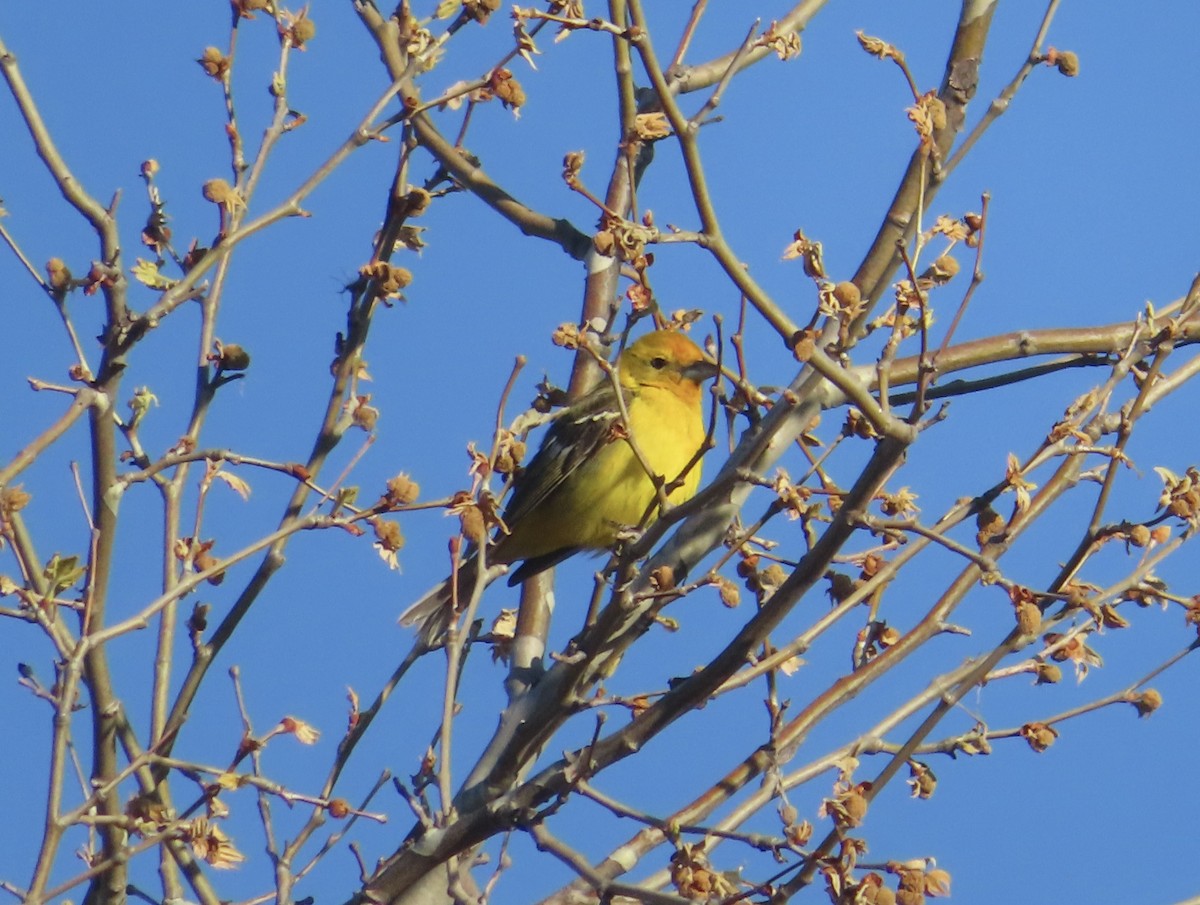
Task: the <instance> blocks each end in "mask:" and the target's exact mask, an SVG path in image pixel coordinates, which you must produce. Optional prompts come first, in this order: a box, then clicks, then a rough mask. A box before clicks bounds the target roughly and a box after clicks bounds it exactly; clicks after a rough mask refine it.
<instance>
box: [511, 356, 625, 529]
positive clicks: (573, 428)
mask: <svg viewBox="0 0 1200 905" xmlns="http://www.w3.org/2000/svg"><path fill="white" fill-rule="evenodd" d="M625 396H626V403H628V398H629V391H628V390H626V391H625ZM620 414H621V413H620V411H619V410H618V409H617V405H616V395H615V393H614V390H613V387H612V384H611V383H609V382H608V381H607V380H606V381H605V383H603V384H601V385H600V386H598V387H596V388H595V389H593V390H592V391H591V392H589V393H587V394H586V395H585V396H584V397H583V398H581V399H580V400H579V401H578V402H576V403H575V404H574V405H571V406H569V407H567V408H566V409H564V410H563V412H562V414H561V415H559V416H558V418H556V419H555V421H554V423H553V424H552V425H551V426H550V430H549V431H548V432H547V433H546V436H545V437H544V438H543V439H542V445H541V446H540V447H539V448H538V451H537V454H536V455H535V456H534V457H533V460H532V461H531V462H530V463H529V467H528V468H526V469H525V472H524V474H522V475H521V478H520V480H518V481H517V483H516V486H515V487H514V488H513V494H512V498H511V499H510V500H509V501H508V505H507V506H506V507H505V509H504V515H503V518H504V521H505V523H506V524H508V525H514V524H516V523H517V522H519V521H520V520H521V519H522V518H524V517H526V516H527V515H528V514H529V513H530V512H532V511H533V510H534V509H536V508H537V507H538V506H540V505H541V504H542V503H543V502H545V501H546V500H547V499H549V498H550V497H551V496H553V495H554V493H555V491H556V490H558V488H559V487H561V486H562V483H563V482H564V481H565V480H567V478H569V477H570V476H571V475H572V474H573V473H574V471H575V470H576V469H577V468H578V467H579V466H580V465H582V464H583V463H584V462H586V461H588V459H590V458H592V456H594V455H595V454H596V453H597V452H598V451H599V450H600V449H601V447H603V446H604V445H605V444H607V443H610V442H611V441H612V438H613V432H612V425H613V422H614V421H616V420H617V418H619V417H620Z"/></svg>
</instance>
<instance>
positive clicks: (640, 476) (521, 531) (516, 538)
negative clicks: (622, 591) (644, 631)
mask: <svg viewBox="0 0 1200 905" xmlns="http://www.w3.org/2000/svg"><path fill="white" fill-rule="evenodd" d="M629 421H630V429H631V432H632V435H633V438H634V441H635V442H636V443H637V445H638V448H639V449H640V450H641V451H642V453H643V455H644V456H645V457H646V461H647V463H648V464H649V465H650V468H651V469H653V471H654V472H655V473H656V474H658V475H661V476H662V477H663V478H664V479H665V480H667V481H672V480H674V479H675V478H677V477H678V476H679V473H680V472H681V471H683V469H684V468H685V467H686V466H687V464H688V463H689V462H690V461H691V460H692V458H693V457H694V456H695V455H696V453H697V452H698V451H699V450H700V447H701V445H702V444H703V442H704V423H703V418H702V415H701V412H700V411H699V409H698V407H697V406H695V405H689V404H688V403H686V402H685V401H683V400H681V399H679V398H678V397H677V396H676V395H674V394H672V393H669V392H666V391H664V390H661V389H657V388H653V387H646V388H643V389H642V390H641V392H640V393H639V394H638V395H637V396H635V397H633V398H632V399H631V401H630V404H629ZM699 484H700V463H699V462H697V463H696V464H695V465H694V466H693V467H692V469H691V470H690V471H689V472H688V474H687V476H686V477H685V478H684V480H683V484H682V486H680V487H678V488H676V490H675V491H674V492H673V493H672V494H671V495H670V500H671V502H673V503H682V502H684V501H685V500H688V499H690V498H691V497H692V496H693V495H694V494H695V493H696V488H697V487H698V486H699ZM654 499H655V493H654V484H653V482H652V481H651V480H650V478H649V476H648V475H647V474H646V469H645V468H643V467H642V464H641V462H639V461H638V459H637V457H636V455H635V454H634V452H633V448H632V447H631V446H630V444H629V443H628V442H626V441H625V440H623V439H615V440H613V441H612V442H611V443H609V444H608V445H607V446H605V447H604V448H603V449H602V450H600V451H599V452H598V453H597V454H596V455H595V456H593V457H592V458H591V459H590V460H589V461H587V462H585V463H583V464H582V465H580V466H579V467H578V469H576V471H575V472H574V473H573V474H571V475H570V476H569V478H567V479H566V480H564V481H563V483H562V485H561V486H560V487H559V488H558V489H557V491H556V492H555V493H553V494H551V495H550V496H549V497H548V498H547V499H546V500H545V501H544V502H543V503H542V504H541V505H540V506H538V507H537V508H535V509H534V510H532V511H530V512H529V513H527V514H526V515H525V516H524V517H523V518H522V519H521V524H520V525H516V526H512V527H513V534H512V535H511V536H510V537H509V538H507V539H506V540H505V542H504V544H503V546H504V548H505V552H506V554H511V559H509V558H508V556H506V557H505V558H506V560H507V561H515V560H518V559H530V558H535V557H539V556H544V555H546V554H549V553H553V552H555V551H558V550H562V549H565V548H584V549H603V548H606V547H610V546H612V544H613V543H614V541H615V540H616V536H617V533H618V532H619V531H620V530H621V529H622V528H626V527H630V526H634V525H637V524H639V523H640V522H641V520H642V517H643V516H644V515H645V514H646V510H647V509H648V508H649V507H650V505H651V503H653V502H654ZM655 515H656V513H653V512H652V513H651V515H650V518H649V519H648V520H647V523H649V522H650V521H653V520H654V517H655Z"/></svg>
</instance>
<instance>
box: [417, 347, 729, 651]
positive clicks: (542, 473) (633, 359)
mask: <svg viewBox="0 0 1200 905" xmlns="http://www.w3.org/2000/svg"><path fill="white" fill-rule="evenodd" d="M616 374H617V380H618V382H619V383H620V386H621V394H622V397H623V398H624V403H625V411H626V413H627V414H628V421H627V422H625V421H624V419H623V418H622V414H621V409H620V406H619V405H618V404H617V394H616V388H615V387H614V386H613V380H611V379H610V378H609V377H608V376H607V375H606V376H605V377H604V379H602V380H601V381H600V383H599V384H597V385H596V387H595V388H593V389H592V390H591V391H589V392H588V393H586V394H585V395H584V396H582V397H580V398H579V399H578V400H577V401H576V402H574V403H573V404H571V405H570V406H568V407H567V408H565V409H564V410H563V411H562V412H561V413H560V414H559V415H558V417H557V418H556V419H555V420H554V422H553V424H552V425H551V427H550V429H549V431H548V432H547V433H546V436H545V437H544V438H543V440H542V444H541V446H540V447H539V448H538V451H537V454H536V455H535V456H534V457H533V460H532V461H531V462H530V463H529V466H528V467H527V468H526V469H525V471H524V472H523V473H521V474H520V475H519V476H518V477H517V478H516V479H515V481H514V484H513V490H512V496H511V498H510V499H509V502H508V505H507V507H506V508H505V510H504V513H503V515H502V516H501V520H502V521H503V523H504V526H505V527H506V528H507V533H506V532H504V531H503V530H501V531H498V532H497V534H496V536H495V537H494V538H493V539H492V541H491V543H490V544H489V546H488V548H487V550H486V560H487V564H488V565H489V566H491V565H495V564H505V565H507V564H511V563H515V562H522V565H521V566H520V567H519V568H518V569H516V570H515V571H514V572H513V573H512V575H511V576H510V578H509V584H515V583H516V582H519V581H524V580H525V579H527V578H529V577H531V576H533V575H536V574H537V573H538V572H541V571H543V570H544V569H548V568H550V567H551V566H554V565H556V564H557V563H559V562H562V560H564V559H566V558H567V557H568V556H572V555H573V554H575V553H578V552H580V551H581V550H591V551H601V550H608V549H611V548H612V547H613V545H614V544H615V543H616V540H617V536H618V534H619V533H620V532H621V531H622V530H623V529H627V528H630V527H633V526H637V525H639V524H641V523H642V520H643V517H645V516H646V515H647V512H648V511H649V513H650V514H649V517H648V518H647V519H646V521H647V523H649V522H652V521H653V520H654V518H655V517H656V515H657V510H653V511H651V507H652V504H653V503H654V502H655V499H656V497H657V493H656V490H655V483H654V481H653V480H652V479H651V477H650V475H649V474H648V472H647V469H646V466H649V469H650V471H652V472H653V473H654V474H655V476H656V477H657V478H658V479H659V480H661V481H663V482H668V483H669V482H674V481H677V480H678V484H677V486H675V487H674V489H673V490H671V492H670V494H669V495H668V499H669V500H670V501H671V502H672V503H675V504H678V503H682V502H684V501H685V500H688V499H690V498H691V497H692V496H693V495H694V494H695V492H696V488H697V487H698V486H699V484H700V462H699V461H694V460H696V459H697V456H698V454H699V453H700V452H701V451H702V448H703V446H704V442H705V427H704V406H703V398H702V388H701V384H702V382H703V381H704V380H706V379H708V378H710V377H712V376H714V375H715V374H716V366H715V365H714V364H713V363H712V362H711V361H709V360H708V358H707V357H706V356H705V355H704V353H703V352H702V351H701V350H700V347H699V346H697V345H696V344H695V343H694V342H692V341H691V340H690V339H688V338H687V337H686V336H684V335H683V334H682V333H678V332H674V331H669V330H657V331H655V332H653V333H647V334H646V335H645V336H642V337H641V338H640V339H638V340H636V341H635V342H633V343H631V344H630V345H629V346H628V347H627V348H626V349H625V351H624V352H623V353H622V354H621V355H620V357H619V358H618V359H617V363H616ZM634 444H636V446H637V449H638V450H640V451H641V453H642V455H643V456H644V458H645V461H646V465H643V464H642V462H641V461H640V460H639V459H638V457H637V454H636V453H635V452H634ZM689 465H690V466H691V467H690V468H689V467H688V466H689ZM685 469H686V470H687V471H686V474H685V473H684V471H685ZM477 562H478V560H477V557H476V555H475V551H474V549H471V550H469V551H468V552H467V553H466V555H464V557H463V561H462V564H461V566H460V567H459V569H458V574H457V582H458V597H459V600H460V605H462V604H463V603H465V601H466V600H467V599H469V597H470V595H471V592H472V590H473V589H474V585H475V580H476V575H477ZM452 578H454V576H452V577H451V578H448V579H446V580H445V581H444V582H442V583H441V584H439V585H438V586H437V587H435V588H434V589H433V590H431V591H430V592H429V593H427V594H426V595H425V596H424V597H422V598H421V599H420V600H418V601H417V602H416V603H415V604H413V605H412V606H411V607H409V608H408V609H407V610H406V611H405V612H404V614H403V615H402V616H401V617H400V623H401V624H402V625H405V626H416V627H418V630H419V631H420V633H421V635H422V637H423V639H424V640H425V641H426V642H427V643H428V644H430V645H431V646H435V645H437V644H438V643H441V641H442V640H443V637H444V634H445V630H446V627H447V625H448V624H449V620H450V619H451V618H452V617H453V616H454V613H453V612H452V611H451V605H450V601H451V594H450V581H451V580H452Z"/></svg>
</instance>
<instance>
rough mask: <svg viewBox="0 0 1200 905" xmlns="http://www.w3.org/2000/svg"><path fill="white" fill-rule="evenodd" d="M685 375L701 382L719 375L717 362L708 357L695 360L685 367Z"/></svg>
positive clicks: (689, 378)
mask: <svg viewBox="0 0 1200 905" xmlns="http://www.w3.org/2000/svg"><path fill="white" fill-rule="evenodd" d="M682 373H683V376H684V377H686V378H687V379H688V380H694V381H696V383H701V382H703V381H705V380H709V379H711V378H713V377H716V376H717V373H718V372H717V364H716V362H713V361H709V360H708V359H707V358H705V359H701V360H700V361H694V362H692V363H691V364H690V365H687V366H686V367H685V368H684V369H683V372H682Z"/></svg>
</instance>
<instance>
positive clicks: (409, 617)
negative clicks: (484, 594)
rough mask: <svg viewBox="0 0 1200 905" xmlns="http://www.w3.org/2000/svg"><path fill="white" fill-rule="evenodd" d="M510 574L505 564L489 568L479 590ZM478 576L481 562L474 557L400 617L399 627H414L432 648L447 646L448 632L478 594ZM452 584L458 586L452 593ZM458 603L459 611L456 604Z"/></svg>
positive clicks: (463, 563)
mask: <svg viewBox="0 0 1200 905" xmlns="http://www.w3.org/2000/svg"><path fill="white" fill-rule="evenodd" d="M506 571H508V567H507V566H504V565H489V566H488V567H487V571H486V572H485V573H484V575H483V584H482V586H481V587H480V588H479V590H480V591H482V590H483V588H485V587H487V586H488V585H489V584H491V583H492V582H493V581H495V580H496V579H497V578H499V577H500V576H501V575H503V574H504V573H505V572H506ZM478 577H479V559H478V558H477V557H475V556H474V555H471V556H469V557H467V558H466V559H464V560H463V562H462V563H461V564H460V565H459V567H458V571H457V572H456V573H455V574H454V575H451V576H449V577H448V578H445V579H443V580H442V581H440V582H439V583H438V584H436V585H434V586H433V587H432V588H430V589H429V590H428V591H427V592H426V593H425V594H424V595H423V596H422V597H421V599H420V600H418V601H417V602H416V603H414V604H412V605H411V606H410V607H409V608H408V609H406V610H405V611H404V612H403V613H401V614H400V624H401V625H402V626H404V627H405V628H415V629H416V630H417V636H418V638H419V639H420V640H421V642H422V643H424V644H425V646H426V647H428V648H429V649H431V650H432V649H434V648H438V647H441V646H442V645H443V644H445V643H446V632H447V630H448V629H449V628H450V623H451V622H452V621H453V620H455V619H457V618H458V616H459V615H460V613H461V612H462V611H463V610H465V609H466V608H467V604H468V603H470V600H471V596H472V595H473V594H474V593H475V589H476V585H477V584H478V582H477V578H478ZM452 582H456V583H457V585H458V588H457V595H455V594H454V593H453V588H452V584H451V583H452ZM456 603H457V609H456V607H455V604H456Z"/></svg>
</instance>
